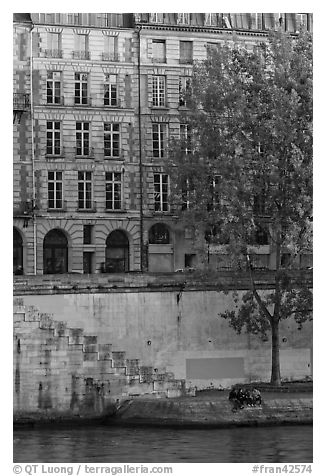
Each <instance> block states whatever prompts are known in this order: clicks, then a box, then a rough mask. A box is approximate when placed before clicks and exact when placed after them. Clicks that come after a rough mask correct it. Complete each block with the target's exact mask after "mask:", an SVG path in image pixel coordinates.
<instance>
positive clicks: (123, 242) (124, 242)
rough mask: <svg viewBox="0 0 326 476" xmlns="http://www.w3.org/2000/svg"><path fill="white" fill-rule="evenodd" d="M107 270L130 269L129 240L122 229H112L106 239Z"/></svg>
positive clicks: (119, 271)
mask: <svg viewBox="0 0 326 476" xmlns="http://www.w3.org/2000/svg"><path fill="white" fill-rule="evenodd" d="M105 271H106V272H107V273H126V272H128V271H129V240H128V237H127V235H126V233H124V232H123V231H121V230H115V231H112V233H110V234H109V236H108V237H107V239H106V249H105Z"/></svg>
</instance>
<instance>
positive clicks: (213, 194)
mask: <svg viewBox="0 0 326 476" xmlns="http://www.w3.org/2000/svg"><path fill="white" fill-rule="evenodd" d="M221 179H222V178H221V176H220V175H215V176H214V177H212V178H211V181H210V184H209V199H208V203H207V211H213V210H217V208H218V206H219V204H220V187H219V184H220V183H221Z"/></svg>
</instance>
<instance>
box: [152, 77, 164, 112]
mask: <svg viewBox="0 0 326 476" xmlns="http://www.w3.org/2000/svg"><path fill="white" fill-rule="evenodd" d="M164 106H165V76H153V107H164Z"/></svg>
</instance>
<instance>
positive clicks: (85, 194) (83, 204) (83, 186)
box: [78, 172, 92, 210]
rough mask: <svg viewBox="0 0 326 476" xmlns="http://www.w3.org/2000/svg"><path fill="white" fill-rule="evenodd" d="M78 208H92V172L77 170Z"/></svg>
mask: <svg viewBox="0 0 326 476" xmlns="http://www.w3.org/2000/svg"><path fill="white" fill-rule="evenodd" d="M78 208H79V209H80V210H89V209H91V208H92V172H78Z"/></svg>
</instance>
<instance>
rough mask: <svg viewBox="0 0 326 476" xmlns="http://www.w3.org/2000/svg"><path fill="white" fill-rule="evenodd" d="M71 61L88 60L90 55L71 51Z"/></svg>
mask: <svg viewBox="0 0 326 476" xmlns="http://www.w3.org/2000/svg"><path fill="white" fill-rule="evenodd" d="M72 57H73V59H79V60H90V59H91V55H90V52H89V51H73V52H72Z"/></svg>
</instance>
